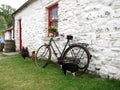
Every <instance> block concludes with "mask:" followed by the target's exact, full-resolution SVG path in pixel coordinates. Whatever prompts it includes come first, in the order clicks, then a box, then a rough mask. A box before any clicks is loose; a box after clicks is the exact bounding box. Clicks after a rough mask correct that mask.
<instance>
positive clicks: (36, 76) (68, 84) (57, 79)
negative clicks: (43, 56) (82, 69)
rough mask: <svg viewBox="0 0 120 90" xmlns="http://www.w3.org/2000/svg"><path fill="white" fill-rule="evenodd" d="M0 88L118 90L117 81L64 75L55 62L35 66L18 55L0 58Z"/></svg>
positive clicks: (119, 83)
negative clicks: (43, 66) (42, 66)
mask: <svg viewBox="0 0 120 90" xmlns="http://www.w3.org/2000/svg"><path fill="white" fill-rule="evenodd" d="M0 90H120V81H118V80H108V79H101V78H99V77H98V76H93V75H89V74H84V75H83V76H76V77H74V76H72V75H71V74H68V75H67V76H65V75H64V74H63V72H62V71H61V70H60V69H59V67H58V66H57V65H56V64H49V65H48V66H47V67H46V68H38V67H36V66H35V64H34V63H33V62H32V60H31V59H29V58H27V59H26V60H23V59H22V57H21V56H20V55H16V56H10V57H7V58H5V59H3V60H0Z"/></svg>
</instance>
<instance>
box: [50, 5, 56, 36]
mask: <svg viewBox="0 0 120 90" xmlns="http://www.w3.org/2000/svg"><path fill="white" fill-rule="evenodd" d="M51 26H52V27H55V28H57V27H58V4H56V5H53V6H51V7H49V8H48V28H49V27H51ZM49 34H50V32H49V31H48V36H49Z"/></svg>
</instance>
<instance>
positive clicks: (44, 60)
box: [36, 45, 51, 68]
mask: <svg viewBox="0 0 120 90" xmlns="http://www.w3.org/2000/svg"><path fill="white" fill-rule="evenodd" d="M50 59H51V49H50V47H49V46H48V45H42V46H40V48H38V50H37V53H36V65H37V66H39V67H43V68H45V67H46V66H47V65H48V64H49V62H50Z"/></svg>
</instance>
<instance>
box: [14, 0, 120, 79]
mask: <svg viewBox="0 0 120 90" xmlns="http://www.w3.org/2000/svg"><path fill="white" fill-rule="evenodd" d="M57 1H58V4H59V5H58V6H59V23H58V30H59V33H60V34H64V35H65V36H66V35H67V34H72V35H73V36H74V42H85V43H88V44H89V50H90V52H91V54H92V55H93V57H92V59H91V62H90V66H89V71H90V72H96V73H98V74H99V75H100V76H101V77H104V78H108V77H109V78H115V79H120V1H119V0H37V1H36V2H34V3H32V4H31V5H29V7H26V8H25V9H24V10H23V11H22V12H20V13H18V14H17V15H16V16H15V20H16V25H15V32H16V33H15V35H16V36H15V38H16V40H18V39H19V35H18V33H19V31H18V25H17V22H18V21H17V20H18V19H19V18H21V19H22V33H23V34H22V35H23V45H24V46H27V47H29V48H30V50H31V51H32V50H37V48H38V47H39V45H41V44H43V43H44V42H47V41H46V37H47V25H48V24H47V7H49V6H50V5H53V4H54V3H56V2H57ZM64 42H65V39H64V38H61V37H60V41H58V43H59V44H61V45H59V46H60V47H62V45H64ZM16 45H17V47H18V46H19V42H16ZM17 49H19V47H18V48H17Z"/></svg>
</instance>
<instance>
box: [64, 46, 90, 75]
mask: <svg viewBox="0 0 120 90" xmlns="http://www.w3.org/2000/svg"><path fill="white" fill-rule="evenodd" d="M63 62H64V63H73V64H77V65H78V68H79V72H80V74H83V73H84V72H85V71H86V70H87V68H88V66H89V62H90V53H89V51H88V50H87V48H85V47H83V46H81V45H71V46H70V47H68V48H67V49H66V51H65V53H64V55H63Z"/></svg>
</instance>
